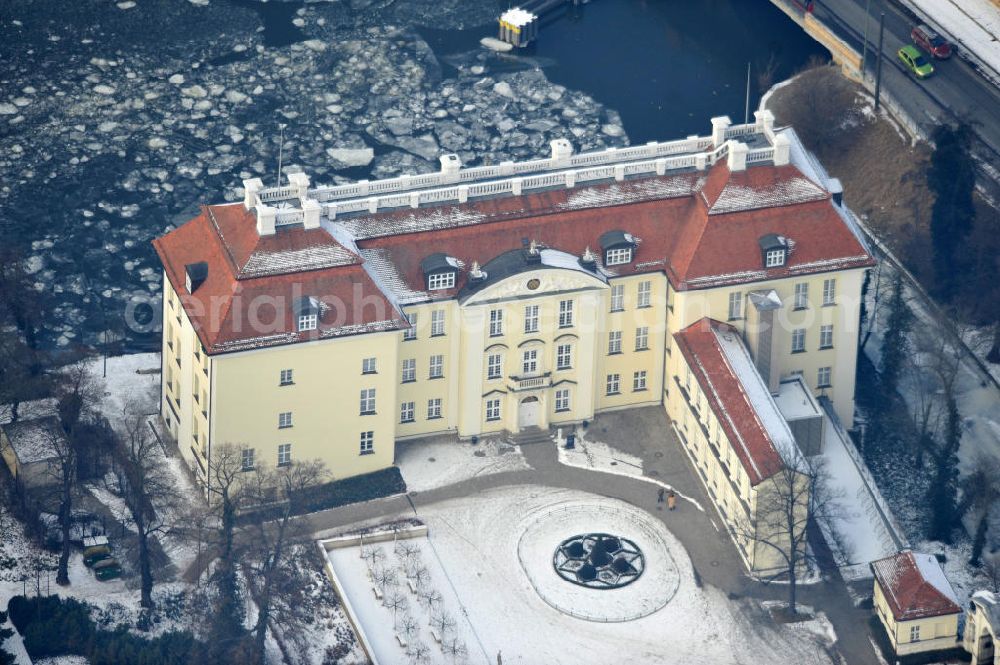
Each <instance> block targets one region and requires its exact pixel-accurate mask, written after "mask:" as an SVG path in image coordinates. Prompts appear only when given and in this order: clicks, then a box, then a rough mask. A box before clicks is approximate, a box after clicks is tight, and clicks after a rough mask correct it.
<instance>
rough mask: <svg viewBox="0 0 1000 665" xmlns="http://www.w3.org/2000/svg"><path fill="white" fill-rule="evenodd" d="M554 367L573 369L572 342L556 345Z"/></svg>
mask: <svg viewBox="0 0 1000 665" xmlns="http://www.w3.org/2000/svg"><path fill="white" fill-rule="evenodd" d="M556 369H561V370H562V369H573V345H572V344H560V345H558V346H557V347H556Z"/></svg>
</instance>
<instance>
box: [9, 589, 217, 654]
mask: <svg viewBox="0 0 1000 665" xmlns="http://www.w3.org/2000/svg"><path fill="white" fill-rule="evenodd" d="M8 611H9V613H10V617H11V621H12V622H14V626H15V627H16V628H17V630H18V631H19V632H20V633H21V634H22V635H23V636H24V648H25V650H27V652H28V655H29V656H31V658H32V659H33V660H37V659H40V658H47V657H49V656H62V655H70V654H72V655H78V656H84V657H86V658H87V660H88V661H89V662H90V663H91V664H92V665H187V663H192V662H197V661H198V658H197V656H198V655H199V654H200V653H201V652H202V650H203V646H202V645H201V644H200V643H198V642H197V640H195V639H194V636H193V635H191V634H190V633H187V632H180V633H178V632H172V633H165V634H164V635H161V636H159V637H157V638H155V639H145V638H142V637H138V636H136V635H132V634H131V633H129V632H128V630H127V629H126V628H124V627H119V628H117V629H115V630H114V631H107V630H100V629H98V628H95V627H94V623H93V622H92V621H91V619H90V608H89V607H88V606H87V605H86V604H85V603H81V602H79V601H76V600H74V599H72V598H67V599H65V600H63V599H60V598H59V597H58V596H46V597H39V598H25V597H23V596H15V597H14V598H11V601H10V604H9V605H8ZM15 617H16V619H15Z"/></svg>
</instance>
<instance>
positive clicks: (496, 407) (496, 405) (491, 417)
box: [486, 399, 500, 422]
mask: <svg viewBox="0 0 1000 665" xmlns="http://www.w3.org/2000/svg"><path fill="white" fill-rule="evenodd" d="M486 420H488V421H490V422H492V421H495V420H500V400H499V399H488V400H486Z"/></svg>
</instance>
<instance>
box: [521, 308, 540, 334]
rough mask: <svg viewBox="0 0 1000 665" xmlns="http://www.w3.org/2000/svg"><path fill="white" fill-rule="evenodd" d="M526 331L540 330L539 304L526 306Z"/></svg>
mask: <svg viewBox="0 0 1000 665" xmlns="http://www.w3.org/2000/svg"><path fill="white" fill-rule="evenodd" d="M524 332H526V333H536V332H538V305H525V306H524Z"/></svg>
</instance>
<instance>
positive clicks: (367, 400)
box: [360, 388, 375, 416]
mask: <svg viewBox="0 0 1000 665" xmlns="http://www.w3.org/2000/svg"><path fill="white" fill-rule="evenodd" d="M360 406H361V415H362V416H367V415H371V414H373V413H375V389H374V388H362V389H361V399H360Z"/></svg>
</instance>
